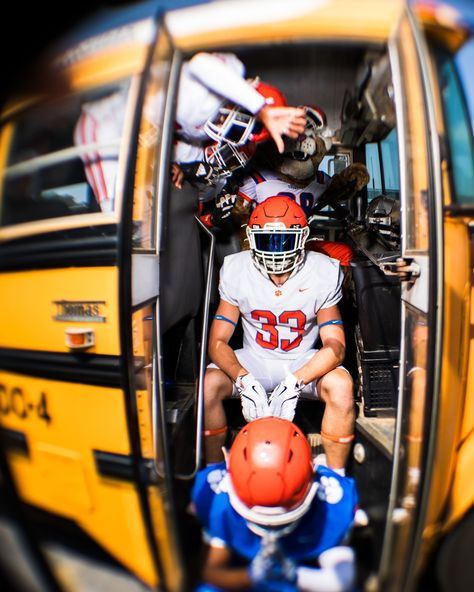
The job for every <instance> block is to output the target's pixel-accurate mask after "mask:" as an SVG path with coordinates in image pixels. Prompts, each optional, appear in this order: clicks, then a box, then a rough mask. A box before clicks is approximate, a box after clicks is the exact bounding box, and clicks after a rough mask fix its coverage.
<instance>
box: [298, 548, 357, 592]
mask: <svg viewBox="0 0 474 592" xmlns="http://www.w3.org/2000/svg"><path fill="white" fill-rule="evenodd" d="M319 564H320V565H321V568H320V569H317V568H312V567H298V569H297V572H296V573H297V578H298V579H297V586H298V590H301V591H302V592H351V591H352V590H353V589H354V580H355V555H354V551H353V550H352V549H351V548H350V547H333V548H332V549H328V550H327V551H324V552H323V553H321V555H320V556H319Z"/></svg>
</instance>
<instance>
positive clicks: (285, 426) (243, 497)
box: [227, 417, 317, 527]
mask: <svg viewBox="0 0 474 592" xmlns="http://www.w3.org/2000/svg"><path fill="white" fill-rule="evenodd" d="M227 469H228V472H229V499H230V503H231V504H232V507H233V508H234V510H235V511H236V512H237V513H238V514H240V515H241V516H242V517H243V518H244V519H245V520H247V521H249V522H251V523H254V524H259V525H262V526H270V527H278V526H283V525H286V524H289V523H292V522H294V521H296V520H298V519H299V518H301V516H303V515H304V514H305V513H306V512H307V510H308V509H309V507H310V505H311V502H312V500H313V498H314V495H315V493H316V490H317V484H316V483H315V482H314V480H313V465H312V458H311V448H310V446H309V444H308V441H307V440H306V437H305V435H304V434H303V432H302V431H301V430H300V429H299V428H298V427H297V426H296V425H295V424H294V423H292V422H290V421H288V420H286V419H282V418H280V417H261V418H259V419H256V420H254V421H251V422H250V423H248V424H247V425H246V426H245V427H244V428H242V429H241V430H240V432H239V433H238V434H237V437H236V438H235V440H234V443H233V444H232V447H231V449H230V453H229V457H228V462H227Z"/></svg>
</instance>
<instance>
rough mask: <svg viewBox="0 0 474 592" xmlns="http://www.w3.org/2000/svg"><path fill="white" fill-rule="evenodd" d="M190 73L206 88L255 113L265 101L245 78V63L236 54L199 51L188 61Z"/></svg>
mask: <svg viewBox="0 0 474 592" xmlns="http://www.w3.org/2000/svg"><path fill="white" fill-rule="evenodd" d="M188 72H189V74H190V75H191V76H194V78H196V79H197V80H199V82H200V83H201V84H203V85H204V86H205V87H206V88H208V89H210V90H211V91H213V92H214V93H216V94H217V95H220V96H221V97H225V98H226V99H228V100H229V101H232V102H233V103H236V104H237V105H241V106H242V107H244V108H245V109H247V110H248V111H250V113H253V114H254V115H255V114H256V113H258V111H260V109H261V108H262V107H263V106H264V104H265V98H264V97H263V96H262V95H261V94H260V93H259V92H257V91H256V90H255V88H253V86H251V85H250V84H249V83H248V82H247V81H246V80H245V78H244V75H245V68H244V65H243V64H242V62H241V61H240V60H239V59H238V58H237V56H235V55H234V54H227V53H224V54H210V53H204V52H201V53H197V54H196V55H195V56H193V57H192V58H191V60H190V61H189V65H188Z"/></svg>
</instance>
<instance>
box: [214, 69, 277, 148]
mask: <svg viewBox="0 0 474 592" xmlns="http://www.w3.org/2000/svg"><path fill="white" fill-rule="evenodd" d="M252 85H253V86H254V87H255V89H256V90H257V91H258V92H259V93H260V94H261V95H263V96H264V97H265V103H266V104H267V105H273V106H275V107H286V104H287V103H286V99H285V97H284V96H283V94H282V93H281V92H280V91H279V90H278V89H277V88H276V87H274V86H271V85H270V84H266V83H265V82H260V81H259V80H258V78H257V79H255V80H253V81H252ZM204 131H205V132H206V133H207V135H208V136H209V137H211V138H212V139H213V140H215V141H216V142H218V143H227V144H231V145H232V146H242V145H243V144H247V142H254V143H255V144H258V143H260V142H265V141H266V140H268V139H269V137H270V134H269V133H268V131H267V129H266V128H265V126H264V125H262V124H261V123H260V122H259V121H258V119H257V117H256V116H255V115H252V113H250V112H249V111H246V110H245V109H244V108H243V107H241V106H240V105H236V104H233V103H230V104H229V103H227V104H224V105H223V106H222V107H220V109H219V112H218V114H217V115H216V116H214V117H212V118H209V119H208V120H207V121H206V123H205V124H204Z"/></svg>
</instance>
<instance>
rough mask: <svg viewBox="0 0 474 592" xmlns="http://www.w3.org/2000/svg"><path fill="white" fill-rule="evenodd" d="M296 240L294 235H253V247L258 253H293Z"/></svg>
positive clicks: (271, 233) (272, 233) (274, 233)
mask: <svg viewBox="0 0 474 592" xmlns="http://www.w3.org/2000/svg"><path fill="white" fill-rule="evenodd" d="M296 238H297V235H296V234H295V233H291V234H290V233H288V234H286V233H284V232H282V233H279V232H269V233H268V234H267V233H262V234H258V233H255V247H256V248H257V250H258V251H264V252H265V253H287V252H289V251H294V249H295V246H296Z"/></svg>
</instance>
